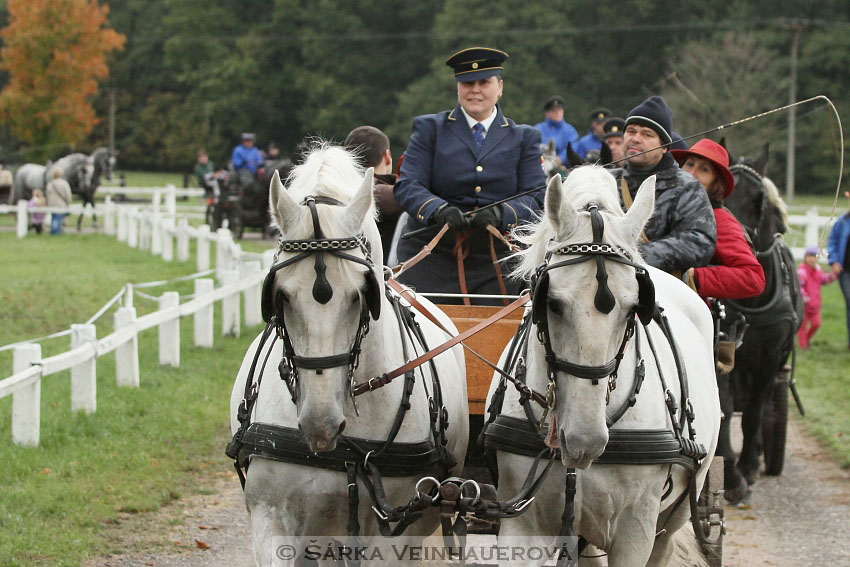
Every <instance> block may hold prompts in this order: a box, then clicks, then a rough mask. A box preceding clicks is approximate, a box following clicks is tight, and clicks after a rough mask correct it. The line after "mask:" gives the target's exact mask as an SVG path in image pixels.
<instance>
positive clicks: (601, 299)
mask: <svg viewBox="0 0 850 567" xmlns="http://www.w3.org/2000/svg"><path fill="white" fill-rule="evenodd" d="M587 211H588V212H589V213H590V219H591V226H592V229H593V242H591V243H589V244H568V245H565V246H561V247H560V248H557V249H554V250H550V251H549V252H547V253H546V257H545V259H544V261H543V263H542V264H541V265H540V266H539V267H538V268H537V270H536V272H535V274H534V276H533V277H532V281H531V289H532V291H533V293H532V296H531V303H532V310H531V313H532V322H533V323H535V324H536V325H537V338H538V340H539V341H540V342H541V344H542V345H543V348H544V349H545V356H546V362H547V365H548V373H549V380H550V383H552V384H553V383H554V380H555V371H556V370H559V371H561V372H566V373H567V374H569V375H571V376H575V377H577V378H584V379H588V380H592V381H593V384H598V383H599V380H600V379H601V378H612V379H613V380H616V375H617V369H618V368H619V366H620V362H621V361H622V359H623V353H624V351H625V348H626V344H627V343H628V341H629V339H630V338H631V337H632V336H633V335H634V331H635V325H636V321H635V318H636V317H637V318H639V319H640V320H641V322H642V323H643V324H644V325H648V324H649V322H650V321H651V320H652V314H653V312H654V310H655V292H654V287H653V285H652V280H651V279H650V278H649V273H648V272H647V270H646V268H645V267H644V266H642V265H640V264H637V263H636V262H634V261H633V260H632V256H631V254H630V253H629V252H628V251H627V250H626V249H625V248H622V247H620V246H614V245H611V244H605V243H603V242H602V236H603V234H604V230H605V228H604V223H603V220H602V215H600V214H599V207H598V205H596V204H595V203H590V204H589V205H588V206H587ZM555 254H558V255H579V257H578V258H572V259H569V260H562V261H560V262H556V263H554V264H551V263H550V261H551V259H552V256H553V255H555ZM589 260H595V261H596V282H597V290H596V296H595V297H594V306H595V307H596V309H597V310H598V311H599V312H601V313H606V314H607V313H610V312H611V310H612V309H613V308H614V304H615V299H614V296H613V294H612V293H611V290H610V288H609V287H608V273H607V271H606V270H605V260H612V261H614V262H618V263H620V264H625V265H627V266H631V267H633V268H634V269H635V277H636V278H637V280H638V285H639V294H638V305H636V306H635V307H634V309H633V310H632V313H631V315H630V316H629V318H628V322H627V323H626V329H625V331H624V332H623V340H622V341H621V342H620V348H619V349H618V351H617V354H616V355H615V356H614V358H612V359H611V360H609V361H608V362H606V363H605V364H600V365H587V364H576V363H573V362H570V361H568V360H564V359H561V358H558V356H557V355H556V354H555V352H554V351H553V350H552V342H551V337H550V334H549V321H548V314H547V305H546V302H547V296H548V290H549V274H548V273H549V272H550V271H551V270H554V269H555V268H563V267H566V266H574V265H576V264H581V263H583V262H587V261H589ZM609 388H610V385H609ZM549 389H550V390H552V387H551V386H550V388H549ZM611 389H613V388H611ZM547 397H549V396H547Z"/></svg>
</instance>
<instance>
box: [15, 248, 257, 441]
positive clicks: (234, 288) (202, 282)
mask: <svg viewBox="0 0 850 567" xmlns="http://www.w3.org/2000/svg"><path fill="white" fill-rule="evenodd" d="M266 268H267V266H263V265H262V264H261V263H260V262H254V261H252V262H244V263H243V264H242V271H241V273H240V272H239V271H237V270H233V269H231V270H226V271H224V272H223V273H222V275H221V284H222V285H221V286H220V287H218V288H215V287H214V284H213V280H212V279H210V278H200V279H196V280H195V293H194V294H193V298H192V299H191V300H190V301H187V302H186V303H183V304H182V305H181V304H180V297H179V295H178V294H177V292H166V293H164V294H163V295H162V296H161V297H160V298H159V309H158V310H157V311H155V312H153V313H150V314H148V315H145V316H142V317H137V316H136V309H135V307H133V306H132V299H129V300H126V301H125V305H124V306H123V307H120V308H119V309H118V310H117V311H116V313H115V316H114V321H115V331H114V332H113V333H111V334H109V335H106V336H105V337H103V338H101V339H98V338H97V330H96V328H95V325H91V324H85V325H72V326H71V331H72V332H71V345H70V350H68V351H66V352H63V353H61V354H57V355H54V356H50V357H47V358H42V355H41V345H40V344H21V345H18V346H15V347H14V361H13V370H12V372H13V374H12V375H11V376H9V377H7V378H5V379H3V380H0V398H4V397H6V396H9V395H11V396H12V441H13V442H14V443H16V444H18V445H24V446H35V445H38V442H39V430H40V421H41V416H40V411H41V409H40V408H41V382H42V379H44V378H45V377H46V376H50V375H51V374H57V373H59V372H63V371H65V370H70V371H71V410H72V411H84V412H86V413H92V412H94V411H95V410H96V409H97V379H96V376H97V359H98V358H100V357H102V356H104V355H106V354H109V353H112V352H114V353H115V381H116V383H117V384H118V385H119V386H126V387H136V388H137V387H139V384H140V381H141V374H140V369H139V343H138V337H139V334H140V333H141V332H143V331H146V330H148V329H152V328H154V327H157V328H158V332H159V363H160V364H162V365H169V366H174V367H178V366H180V322H181V319H182V318H184V317H188V316H190V315H191V316H193V324H194V344H195V346H197V347H205V348H210V347H212V346H213V309H214V304H215V302H217V301H220V302H221V309H222V317H221V323H222V328H221V334H222V335H224V336H239V334H240V332H241V323H242V320H243V314H242V311H241V309H240V306H241V300H240V299H241V297H242V296H244V301H245V309H244V321H245V324H246V325H248V326H253V325H258V324H260V323H262V315H261V312H260V293H261V289H260V288H261V286H262V282H263V278H264V277H265V273H266ZM127 297H129V298H132V293H128V294H127Z"/></svg>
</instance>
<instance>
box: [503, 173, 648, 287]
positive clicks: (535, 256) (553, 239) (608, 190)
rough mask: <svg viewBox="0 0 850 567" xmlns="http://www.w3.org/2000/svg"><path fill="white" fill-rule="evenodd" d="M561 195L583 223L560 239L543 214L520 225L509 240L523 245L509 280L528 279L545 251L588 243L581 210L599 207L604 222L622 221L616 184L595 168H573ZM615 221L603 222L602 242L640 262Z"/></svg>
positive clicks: (585, 215)
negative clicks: (531, 221) (512, 238)
mask: <svg viewBox="0 0 850 567" xmlns="http://www.w3.org/2000/svg"><path fill="white" fill-rule="evenodd" d="M562 192H563V196H564V199H565V200H566V201H567V203H566V204H567V205H571V206H573V207H575V208H576V209H577V210H578V211H579V214H580V216H581V217H582V218H586V219H587V222H580V223H578V224H577V225H576V226H573V227H570V230H569V232H568V233H567V234H565V235H563V238H561V239H558V234H557V233H556V231H555V228H554V227H553V226H552V222H551V220H550V219H549V217H548V216H547V215H546V214H545V213H544V214H542V215H540V216H539V217H538V219H537V221H536V222H534V223H527V224H524V225H522V226H520V227H518V228H517V229H515V230H514V232H513V237H514V238H515V239H517V240H518V241H520V242H521V243H523V244H525V245H526V248H525V249H524V250H522V251H521V252H517V254H516V256H517V257H518V258H519V263H518V265H517V267H516V268H515V269H514V270H513V271H512V272H511V275H512V276H513V277H517V278H522V279H528V278H530V277H531V276H532V274H534V272H535V270H536V269H537V267H538V266H539V265H540V264H541V263H542V262H543V260H544V258H545V256H546V252H547V251H548V250H552V249H555V248H557V247H559V246H561V245H563V244H564V243H566V242H591V241H592V240H593V231H592V228H591V226H590V213H589V212H587V211H586V210H585V209H586V207H587V206H588V205H589V204H590V203H595V204H596V205H598V206H599V212H600V213H602V217H603V218H604V219H605V220H606V221H607V220H609V219H622V217H623V216H624V213H623V209H622V207H621V206H620V198H619V194H618V192H617V181H616V180H615V179H614V176H613V175H612V174H611V172H610V171H609V170H608V169H606V168H604V167H602V166H599V165H584V166H581V167H577V168H575V169H573V170H572V171H571V172H570V174H569V175H568V176H567V179H566V181H564V185H563V189H562ZM619 224H620V223H618V222H606V223H605V233H604V235H603V240H604V241H605V242H607V243H609V244H613V245H614V246H620V247H622V248H624V249H625V250H627V251H628V252H629V254H631V256H632V258H633V259H634V260H635V261H636V262H641V261H642V260H641V256H640V254H639V252H638V250H637V246H636V243H635V242H631V241H629V240H627V239H626V238H625V237H624V236H623V235H622V234H621V232H620V228H619Z"/></svg>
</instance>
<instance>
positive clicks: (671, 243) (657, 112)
mask: <svg viewBox="0 0 850 567" xmlns="http://www.w3.org/2000/svg"><path fill="white" fill-rule="evenodd" d="M672 131H673V111H672V110H670V107H669V106H667V103H666V102H665V101H664V99H663V98H661V97H660V96H651V97H649V98H648V99H646V100H645V101H643V102H642V103H640V104H639V105H638V106H637V107H635V108H634V109H632V111H631V112H629V114H628V116H627V117H626V131H625V133H624V136H623V145H624V148H625V155H626V158H627V162H626V164H625V166H624V167H623V169H622V170H620V172H621V173H620V176H621V178H622V179H623V180H625V182H626V184H627V186H628V191H626V190H625V188H624V187H622V184H621V199H622V200H623V205H624V206H625V207H626V208H628V207H629V206H630V205H631V203H632V200H633V199H634V197H635V194H636V193H637V190H638V188H639V187H640V184H641V183H642V182H643V181H644V180H646V179H647V178H648V177H649V176H650V175H655V176H656V181H655V211H654V212H653V214H652V217H651V218H650V219H649V222H648V223H647V225H646V228H645V229H644V233H645V234H646V237H647V239H648V240H649V242H646V243H643V244H641V246H640V252H641V254H642V255H643V259H644V260H645V261H646V263H647V264H649V265H650V266H655V267H656V268H659V269H661V270H664V271H666V272H671V273H674V274H676V275H681V274H682V273H684V272H685V271H687V270H688V269H689V268H693V267H698V266H704V265H706V264H708V262H709V261H710V260H711V257H712V256H713V255H714V247H715V243H716V239H717V228H716V225H715V222H714V213H713V211H712V208H711V203H710V202H709V200H708V196H707V195H706V193H705V190H704V189H703V188H702V185H700V183H699V181H697V180H696V179H695V178H694V177H693V176H692V175H691V174H689V173H685V172H684V171H682V170H681V169H679V165H678V164H677V163H676V160H674V159H673V157H672V156H671V155H670V153H669V152H668V150H667V147H660V146H664V145H666V144H669V143H670V142H671V141H672V137H671V134H670V133H671V132H672Z"/></svg>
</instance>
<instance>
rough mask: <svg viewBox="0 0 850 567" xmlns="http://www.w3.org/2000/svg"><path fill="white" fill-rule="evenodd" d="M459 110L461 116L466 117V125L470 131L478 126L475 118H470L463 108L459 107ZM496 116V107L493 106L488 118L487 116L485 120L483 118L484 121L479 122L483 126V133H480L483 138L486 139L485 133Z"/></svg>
mask: <svg viewBox="0 0 850 567" xmlns="http://www.w3.org/2000/svg"><path fill="white" fill-rule="evenodd" d="M460 110H461V112H463V115H464V116H465V117H466V123H467V124H469V129H470V130H472V128H473V126H475V125H476V124H478V120H476V119H475V118H473V117H472V116H470V115H469V114H467V113H466V110H464V108H463V106H461V107H460ZM496 114H498V112H497V111H496V107H495V106H494V107H493V112H492V113H491V114H490V116H488V117H487V118H485V119H484V120H482V121H481V125H482V126H484V131H483V132H482V134H483V135H484V137H485V138H486V137H487V132H489V131H490V126H491V125H492V124H493V121H494V120H495V119H496Z"/></svg>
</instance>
